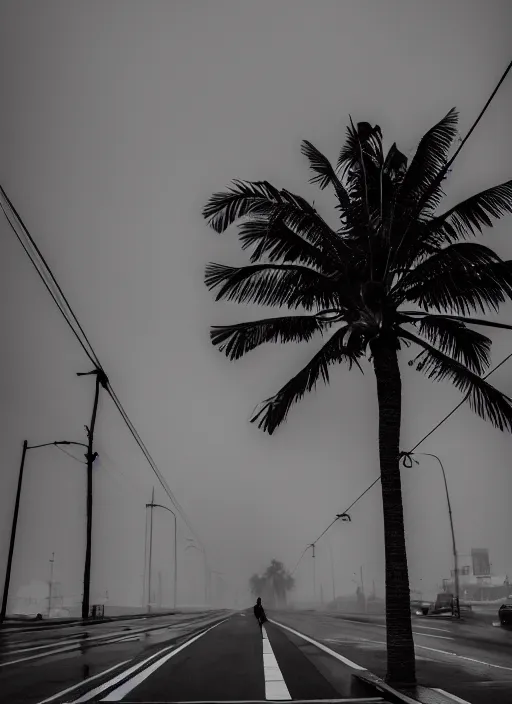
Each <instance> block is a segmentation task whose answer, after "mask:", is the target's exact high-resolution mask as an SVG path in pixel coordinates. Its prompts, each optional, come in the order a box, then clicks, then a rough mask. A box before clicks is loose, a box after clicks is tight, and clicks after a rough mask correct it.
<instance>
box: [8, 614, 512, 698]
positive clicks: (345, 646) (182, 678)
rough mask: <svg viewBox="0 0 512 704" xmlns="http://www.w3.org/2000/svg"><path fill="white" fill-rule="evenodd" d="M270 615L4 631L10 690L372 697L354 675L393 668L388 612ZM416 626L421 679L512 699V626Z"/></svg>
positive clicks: (33, 694)
mask: <svg viewBox="0 0 512 704" xmlns="http://www.w3.org/2000/svg"><path fill="white" fill-rule="evenodd" d="M269 617H270V623H268V624H267V627H266V633H265V632H264V633H263V634H262V633H260V630H259V627H258V625H257V623H256V622H255V619H254V617H253V616H252V613H251V611H250V610H249V611H245V612H238V611H235V612H230V611H217V612H208V613H199V614H175V615H173V616H162V617H154V618H151V619H134V620H131V621H121V622H111V623H108V624H97V625H91V626H89V627H87V628H85V627H83V626H81V625H74V626H68V627H66V628H59V629H56V630H55V631H40V632H37V633H36V632H32V633H19V632H18V633H16V632H11V633H4V634H3V635H2V636H1V638H0V693H1V694H0V699H1V701H2V702H4V701H5V702H9V703H10V704H22V703H29V704H41V703H42V702H48V703H49V702H52V703H54V704H63V703H64V702H76V703H77V704H79V703H80V702H95V701H123V702H127V703H128V702H139V703H142V702H203V701H224V702H229V701H231V702H232V701H251V700H253V701H254V700H258V701H265V700H270V699H274V700H286V699H288V700H290V699H293V700H312V699H315V700H319V699H324V700H331V701H332V700H337V701H343V700H344V699H347V698H351V699H354V698H355V700H356V701H358V702H360V703H361V704H362V703H363V702H365V701H371V699H370V700H369V699H368V697H369V696H371V697H374V698H375V697H376V696H377V693H376V692H375V691H372V690H369V689H368V688H367V687H365V686H364V685H363V684H361V683H360V682H359V681H358V680H357V679H355V677H354V675H356V674H357V673H358V672H360V671H362V670H363V669H364V668H368V669H369V670H370V671H373V672H375V673H376V674H377V675H380V676H382V675H384V672H385V624H384V619H383V618H379V617H368V618H364V617H363V618H359V617H353V616H350V615H345V616H343V615H341V614H326V613H318V612H316V613H315V612H292V611H288V612H274V613H270V614H269ZM413 630H414V633H415V642H416V647H417V658H418V662H417V667H418V676H419V680H420V683H421V684H423V685H426V686H433V687H437V688H441V689H443V690H444V691H445V692H448V693H449V694H451V695H452V696H458V697H459V698H461V699H462V701H463V702H468V703H469V704H490V703H491V702H492V704H510V703H511V702H512V657H511V656H512V647H511V646H512V632H511V631H504V630H501V629H496V628H492V627H491V626H478V625H467V624H461V623H451V622H444V621H428V620H426V619H421V618H415V619H414V621H413ZM304 636H305V638H304ZM308 637H309V638H310V639H312V640H313V641H314V642H311V641H310V640H308ZM319 646H320V647H319ZM322 648H324V649H323V650H322ZM358 668H360V669H358ZM418 691H419V690H418ZM373 701H374V702H377V701H379V699H378V698H377V699H374V700H373ZM380 701H381V702H384V701H386V700H385V699H380ZM452 701H454V700H452ZM455 701H456V700H455Z"/></svg>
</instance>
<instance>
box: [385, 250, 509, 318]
mask: <svg viewBox="0 0 512 704" xmlns="http://www.w3.org/2000/svg"><path fill="white" fill-rule="evenodd" d="M393 294H394V295H395V297H396V299H395V300H397V301H398V302H400V303H401V302H403V301H405V300H407V301H413V302H415V303H417V304H418V305H420V306H422V307H427V308H432V309H434V310H440V311H456V312H459V313H463V314H467V313H469V312H470V311H472V310H477V309H480V310H481V311H482V312H487V311H488V310H489V309H492V310H495V311H496V310H498V308H499V305H500V304H501V303H504V302H505V301H506V300H507V299H508V298H510V297H512V268H511V267H510V266H509V265H508V264H507V263H506V262H504V261H503V260H502V259H500V257H499V256H498V255H497V254H496V253H495V252H493V251H492V249H489V248H488V247H485V246H484V245H481V244H477V243H474V242H458V243H456V244H452V245H449V246H448V247H446V248H444V249H442V250H440V251H439V252H438V253H437V254H434V255H432V256H431V257H429V258H428V259H425V260H424V261H423V262H422V263H421V264H419V265H418V266H416V267H415V268H414V269H412V270H411V271H410V272H408V273H407V274H405V276H403V278H402V279H401V280H400V281H399V282H398V283H397V284H396V286H395V287H394V289H393Z"/></svg>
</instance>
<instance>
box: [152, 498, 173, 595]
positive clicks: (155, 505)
mask: <svg viewBox="0 0 512 704" xmlns="http://www.w3.org/2000/svg"><path fill="white" fill-rule="evenodd" d="M153 498H154V493H153V497H152V498H151V503H149V504H146V508H151V530H150V542H151V544H150V547H149V569H148V599H149V602H151V555H152V550H153V545H152V543H153V509H154V508H163V509H165V510H166V511H169V513H172V515H173V516H174V608H175V609H176V601H177V596H176V595H177V590H178V558H177V555H178V553H177V530H178V528H177V521H176V514H175V513H174V511H172V510H171V509H170V508H168V507H167V506H163V505H162V504H155V502H154V501H153ZM148 605H149V604H148Z"/></svg>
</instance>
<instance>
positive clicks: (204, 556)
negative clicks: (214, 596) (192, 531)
mask: <svg viewBox="0 0 512 704" xmlns="http://www.w3.org/2000/svg"><path fill="white" fill-rule="evenodd" d="M187 541H189V545H187V547H186V548H185V551H186V550H190V548H195V549H196V550H199V552H201V553H203V558H204V602H205V606H207V605H208V581H209V580H208V577H209V570H208V564H207V562H206V552H205V550H204V549H201V548H199V547H198V546H197V545H196V544H195V543H194V541H193V540H192V539H191V538H187Z"/></svg>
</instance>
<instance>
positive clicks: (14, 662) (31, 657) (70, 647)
mask: <svg viewBox="0 0 512 704" xmlns="http://www.w3.org/2000/svg"><path fill="white" fill-rule="evenodd" d="M78 648H79V646H78V645H68V646H67V648H58V649H57V650H50V651H48V652H47V653H37V654H36V655H29V656H28V657H26V658H19V659H18V660H9V661H8V662H0V667H7V665H17V664H18V663H20V662H28V660H36V658H46V657H49V656H50V655H58V654H59V653H67V652H69V651H70V650H77V649H78Z"/></svg>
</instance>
